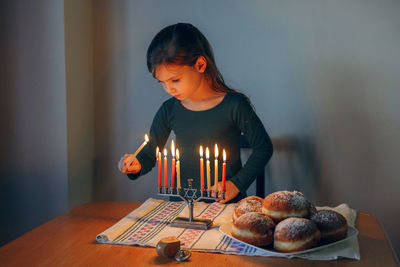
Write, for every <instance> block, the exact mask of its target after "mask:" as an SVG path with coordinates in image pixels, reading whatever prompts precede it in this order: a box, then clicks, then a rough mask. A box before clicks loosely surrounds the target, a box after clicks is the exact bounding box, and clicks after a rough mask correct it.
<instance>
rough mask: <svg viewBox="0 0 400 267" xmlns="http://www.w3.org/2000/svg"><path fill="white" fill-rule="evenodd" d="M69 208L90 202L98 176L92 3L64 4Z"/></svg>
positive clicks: (78, 0) (75, 0)
mask: <svg viewBox="0 0 400 267" xmlns="http://www.w3.org/2000/svg"><path fill="white" fill-rule="evenodd" d="M64 25H65V69H66V71H65V75H66V97H67V102H66V104H67V137H68V195H69V198H68V199H69V206H70V207H71V208H72V207H74V206H76V205H78V204H81V203H85V202H90V201H91V199H92V188H93V175H94V153H95V148H94V131H95V129H94V92H93V38H92V1H82V0H68V1H64Z"/></svg>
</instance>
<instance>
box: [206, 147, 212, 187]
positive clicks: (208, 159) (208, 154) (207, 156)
mask: <svg viewBox="0 0 400 267" xmlns="http://www.w3.org/2000/svg"><path fill="white" fill-rule="evenodd" d="M206 159H207V161H206V173H207V190H208V191H210V190H211V178H210V151H209V150H208V147H207V148H206Z"/></svg>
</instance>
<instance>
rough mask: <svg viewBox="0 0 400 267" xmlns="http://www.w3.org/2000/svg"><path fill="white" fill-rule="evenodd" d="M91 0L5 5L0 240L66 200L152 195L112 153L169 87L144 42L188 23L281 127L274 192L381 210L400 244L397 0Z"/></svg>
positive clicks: (124, 147)
mask: <svg viewBox="0 0 400 267" xmlns="http://www.w3.org/2000/svg"><path fill="white" fill-rule="evenodd" d="M90 3H91V2H90V1H85V2H84V3H83V2H81V3H79V1H45V0H42V1H35V2H32V1H24V0H19V1H1V2H0V26H1V27H0V30H1V32H0V33H1V34H2V36H4V38H2V42H1V43H0V45H1V47H0V56H1V63H2V64H0V74H1V75H0V81H1V92H0V93H1V97H0V111H1V112H0V118H1V120H0V122H1V125H0V126H1V136H0V145H1V159H0V173H1V180H0V181H1V184H0V186H1V187H0V188H1V189H2V194H1V196H0V198H1V204H0V207H1V209H0V211H1V218H9V220H2V221H1V225H0V231H1V236H2V239H1V242H2V243H4V242H5V241H7V240H10V239H12V238H15V237H16V236H18V235H20V234H22V233H23V232H25V231H27V230H29V229H32V228H33V227H36V226H37V225H39V224H40V223H42V222H44V221H46V220H47V219H50V218H52V217H54V216H56V215H58V214H60V213H62V212H64V211H65V210H66V209H67V207H68V204H69V205H70V207H73V206H74V205H77V204H80V203H82V202H86V201H90V200H92V199H93V200H111V201H131V200H144V199H146V198H148V197H157V195H156V193H155V187H156V181H155V173H154V172H151V173H149V174H148V175H146V176H144V177H142V178H141V179H139V180H137V181H130V180H129V179H128V178H126V176H124V175H122V174H120V173H119V172H118V170H117V167H116V165H117V162H118V160H119V158H120V157H121V156H122V155H123V154H124V153H126V152H132V151H134V150H135V149H136V147H138V145H139V144H140V143H141V142H142V140H143V135H144V134H145V133H146V132H148V129H149V127H150V123H151V119H152V117H153V115H154V114H155V112H156V110H157V108H158V106H159V105H160V104H161V103H162V101H163V100H165V99H166V98H167V97H168V96H167V95H166V94H165V93H164V92H163V90H162V89H161V88H160V86H159V84H158V83H156V82H155V81H154V79H153V78H152V77H151V75H150V74H149V73H148V72H147V70H146V66H145V53H146V49H147V46H148V44H149V42H150V41H151V38H152V37H153V36H154V34H155V33H157V32H158V31H159V30H160V29H161V28H162V27H164V26H166V25H169V24H172V23H176V22H178V21H186V22H191V23H193V24H195V25H196V26H197V27H199V29H200V30H201V31H203V33H204V34H205V35H206V36H207V37H208V39H209V40H210V42H211V44H212V45H213V48H214V52H215V55H216V60H217V64H218V66H219V67H220V70H221V72H222V73H223V75H224V77H225V79H226V80H227V82H228V83H229V84H230V85H232V86H233V87H234V88H238V89H241V90H243V91H244V92H245V93H246V94H248V95H249V96H250V98H251V99H252V101H253V104H254V106H255V107H256V110H257V113H258V114H259V116H260V117H261V119H262V121H263V122H264V124H265V126H266V128H267V130H268V131H269V133H270V134H271V136H272V137H273V142H274V146H275V154H274V157H273V158H272V160H271V162H270V163H269V165H268V167H267V173H268V179H267V182H266V191H267V192H272V191H276V190H281V189H290V190H292V189H296V190H300V191H303V192H304V193H305V194H306V195H307V196H308V197H309V198H310V200H312V201H314V202H315V203H316V204H318V205H337V204H339V203H342V202H346V203H348V204H349V205H350V206H351V207H353V208H355V209H358V210H362V211H367V212H371V213H373V214H374V215H376V216H377V217H378V218H379V220H380V221H381V222H382V224H383V226H384V228H385V229H386V231H387V232H388V234H389V236H390V238H391V240H392V242H393V245H394V247H395V249H396V251H397V252H398V253H399V251H400V231H399V229H398V227H397V225H398V218H399V215H400V201H399V200H400V199H399V198H400V197H399V195H398V194H397V188H399V183H400V182H399V179H397V178H398V177H399V174H400V166H399V164H397V162H396V159H398V158H399V156H400V155H399V154H400V143H399V141H398V136H399V132H400V119H399V116H398V114H399V112H400V110H399V109H400V108H399V106H398V105H397V99H399V94H400V91H399V90H398V88H399V87H400V86H399V85H400V84H399V83H400V82H399V80H398V77H397V76H398V73H399V71H400V64H399V62H400V60H399V59H400V58H399V57H400V54H399V53H397V50H398V47H399V44H400V36H399V34H398V29H399V26H400V25H399V22H400V19H399V17H398V14H399V11H400V10H399V9H400V6H399V5H400V3H399V2H398V1H389V0H385V1H379V2H378V1H365V0H363V1H361V0H358V1H351V2H349V1H344V0H339V1H330V2H325V1H316V0H307V1H301V2H299V1H293V0H292V1H290V0H287V1H261V0H260V1H256V0H253V1H246V2H243V1H238V0H235V1H233V0H232V1H211V0H204V1H197V2H193V1H178V0H170V1H159V0H148V1H124V0H120V1H106V0H98V1H95V2H93V6H92V10H90ZM64 5H65V6H64ZM74 11H76V12H74ZM64 12H65V20H64ZM75 16H78V17H75ZM88 18H91V19H92V20H90V19H88ZM64 23H65V25H64ZM91 23H93V24H92V25H90V24H91ZM80 27H82V28H80ZM91 27H93V28H92V29H93V30H92V32H90V30H89V28H91ZM64 37H65V39H64ZM90 44H92V45H93V47H91V45H90ZM92 64H93V65H92ZM90 75H93V80H90V79H88V76H90ZM91 86H93V87H92V88H91ZM92 94H94V97H93V98H92V99H91V97H90V96H91V95H92ZM75 107H76V109H75ZM91 111H92V112H94V113H93V114H91ZM82 126H84V127H82ZM81 127H82V128H81ZM78 158H79V161H78V160H77V159H78ZM90 166H92V167H90ZM91 174H93V176H94V178H93V181H92V177H91ZM85 177H86V178H85ZM92 186H93V188H91V187H92ZM251 190H252V191H251V192H254V186H253V187H252V189H251ZM388 207H390V210H389V209H388Z"/></svg>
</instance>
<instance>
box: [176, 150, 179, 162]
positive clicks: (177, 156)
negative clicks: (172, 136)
mask: <svg viewBox="0 0 400 267" xmlns="http://www.w3.org/2000/svg"><path fill="white" fill-rule="evenodd" d="M176 159H177V160H179V149H176Z"/></svg>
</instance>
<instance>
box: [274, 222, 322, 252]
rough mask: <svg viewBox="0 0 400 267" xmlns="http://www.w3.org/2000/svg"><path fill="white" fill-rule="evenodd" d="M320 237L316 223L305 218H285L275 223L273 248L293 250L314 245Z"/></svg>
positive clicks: (283, 250) (284, 250) (285, 250)
mask: <svg viewBox="0 0 400 267" xmlns="http://www.w3.org/2000/svg"><path fill="white" fill-rule="evenodd" d="M320 239H321V233H320V231H319V230H318V227H317V225H316V224H315V223H314V222H313V221H311V220H309V219H305V218H287V219H285V220H283V221H281V222H280V223H278V224H277V225H276V228H275V233H274V248H275V249H276V250H279V251H282V252H295V251H301V250H305V249H309V248H312V247H315V246H316V245H317V244H318V242H319V241H320Z"/></svg>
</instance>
